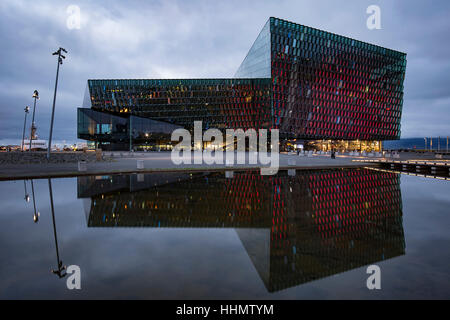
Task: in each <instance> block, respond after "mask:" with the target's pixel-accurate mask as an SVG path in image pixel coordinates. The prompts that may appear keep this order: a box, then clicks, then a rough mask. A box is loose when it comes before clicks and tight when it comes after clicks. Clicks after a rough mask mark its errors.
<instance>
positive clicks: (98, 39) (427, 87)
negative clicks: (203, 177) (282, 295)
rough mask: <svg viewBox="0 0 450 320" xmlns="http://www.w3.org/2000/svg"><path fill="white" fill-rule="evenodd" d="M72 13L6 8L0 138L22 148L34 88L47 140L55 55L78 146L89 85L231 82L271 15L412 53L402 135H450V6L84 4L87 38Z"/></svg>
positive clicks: (64, 121)
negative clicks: (374, 16) (378, 21)
mask: <svg viewBox="0 0 450 320" xmlns="http://www.w3.org/2000/svg"><path fill="white" fill-rule="evenodd" d="M71 4H75V2H73V1H50V0H38V1H33V2H30V1H22V0H14V1H13V0H7V1H2V3H1V4H0V28H1V30H2V33H1V34H0V41H1V43H2V44H3V46H2V47H3V48H2V50H0V61H1V62H2V64H1V74H0V139H20V137H21V133H22V125H23V108H24V106H25V105H27V104H28V105H30V104H32V99H31V94H32V92H33V90H34V89H38V90H39V91H40V93H41V100H40V101H39V103H38V111H37V116H36V120H37V124H38V127H39V129H38V133H39V134H40V136H41V137H42V138H47V136H48V131H49V128H48V126H49V122H50V112H51V103H52V98H53V86H54V81H55V79H54V77H55V69H56V59H55V57H54V56H52V55H51V53H52V52H53V51H54V50H56V49H57V47H58V46H63V47H65V48H66V49H68V51H69V54H68V55H67V59H66V61H65V62H64V65H63V66H62V69H61V78H60V80H61V81H60V83H59V91H58V97H57V111H56V116H55V117H56V118H55V120H56V122H55V131H54V133H55V139H67V140H73V141H74V140H76V108H77V107H79V106H81V103H82V100H83V95H84V90H85V87H86V80H87V79H95V78H200V77H206V78H212V77H231V76H233V74H234V72H235V70H236V69H237V68H238V66H239V64H240V63H241V61H242V60H243V58H244V57H245V55H246V53H247V51H248V49H249V48H250V46H251V44H252V43H253V41H254V39H255V38H256V36H257V35H258V33H259V31H260V29H261V28H262V26H263V25H264V23H265V21H266V20H267V19H268V18H269V17H270V16H276V17H280V18H284V19H287V20H291V21H295V22H299V23H302V24H305V25H310V26H312V27H316V28H320V29H324V30H327V31H331V32H334V33H338V34H342V35H346V36H349V37H352V38H356V39H360V40H363V41H367V42H371V43H375V44H378V45H381V46H385V47H389V48H393V49H396V50H400V51H403V52H406V53H408V66H407V79H406V82H405V99H404V112H403V120H402V136H403V137H412V136H423V135H428V136H430V135H434V136H437V135H447V134H449V131H450V130H449V127H448V125H447V123H448V121H447V122H445V120H447V119H448V116H447V114H448V111H447V110H448V107H449V105H448V103H449V99H448V98H449V93H450V89H449V88H448V83H449V80H450V78H449V77H450V76H449V74H450V73H449V72H448V71H450V70H449V69H450V65H449V61H448V56H449V54H450V44H449V43H448V41H447V38H448V32H449V31H450V21H449V20H448V19H447V16H448V13H449V12H450V3H449V2H448V1H433V5H430V4H429V2H426V1H406V0H402V1H395V2H392V1H373V0H370V1H366V0H364V1H360V0H355V1H345V2H337V1H331V0H322V1H317V0H316V1H313V0H311V1H287V0H286V1H235V0H231V1H223V2H222V1H202V0H193V1H127V2H123V1H96V2H93V1H77V2H76V4H77V5H79V7H80V9H81V14H82V25H81V29H80V30H69V29H67V27H66V19H67V13H66V8H67V7H68V6H69V5H71ZM370 4H378V5H379V6H380V7H381V13H382V30H368V29H367V28H366V18H367V15H366V8H367V6H368V5H370ZM424 106H426V107H427V114H426V119H427V121H426V122H425V123H424V122H421V119H422V118H423V117H424V115H423V114H422V112H423V108H424ZM419 124H420V126H419Z"/></svg>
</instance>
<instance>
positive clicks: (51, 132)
mask: <svg viewBox="0 0 450 320" xmlns="http://www.w3.org/2000/svg"><path fill="white" fill-rule="evenodd" d="M61 51H64V52H65V53H67V51H66V49H64V48H61V47H59V49H58V51H55V52H53V55H54V56H58V64H57V67H56V81H55V93H54V94H53V107H52V118H51V121H50V134H49V137H48V149H47V159H50V152H51V150H52V134H53V119H54V117H55V103H56V91H57V89H58V75H59V65H60V64H62V63H63V59H65V58H66V57H65V56H64V55H62V54H61Z"/></svg>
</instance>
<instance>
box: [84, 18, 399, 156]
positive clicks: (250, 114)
mask: <svg viewBox="0 0 450 320" xmlns="http://www.w3.org/2000/svg"><path fill="white" fill-rule="evenodd" d="M405 69H406V54H405V53H402V52H398V51H394V50H391V49H387V48H383V47H380V46H376V45H373V44H369V43H365V42H361V41H357V40H354V39H351V38H348V37H344V36H339V35H336V34H333V33H329V32H325V31H322V30H318V29H314V28H310V27H307V26H303V25H300V24H296V23H293V22H289V21H285V20H281V19H277V18H270V19H269V20H268V21H267V22H266V24H265V25H264V27H263V29H262V30H261V32H260V34H259V35H258V37H257V39H256V40H255V42H254V43H253V45H252V47H251V48H250V50H249V52H248V53H247V55H246V57H245V59H244V60H243V62H242V64H241V65H240V67H239V68H238V70H237V72H236V74H235V76H234V78H233V79H183V80H181V79H179V80H89V81H88V89H87V92H86V96H85V103H84V106H83V107H84V108H87V109H91V110H95V111H98V112H102V113H107V114H109V115H111V116H117V117H119V118H121V119H125V121H126V122H128V125H127V130H128V131H126V132H125V136H127V137H128V140H129V141H128V147H129V146H130V143H131V145H132V146H137V147H138V148H140V147H143V146H146V145H147V146H148V145H153V146H154V145H159V146H161V145H165V144H168V141H170V136H169V139H165V138H164V137H165V136H164V135H162V134H161V132H157V133H156V134H155V136H157V137H158V139H159V140H158V139H155V136H154V135H151V136H150V135H149V136H148V137H147V138H148V139H145V138H144V139H138V140H134V139H135V138H134V137H135V134H134V132H133V125H132V122H133V119H135V117H136V119H135V120H136V121H138V119H137V117H138V118H144V119H152V120H155V121H158V122H161V123H160V124H158V126H156V127H158V128H159V127H162V126H164V124H166V123H167V124H170V125H176V126H181V127H184V128H188V129H191V128H192V126H193V121H194V120H202V121H203V129H204V130H206V129H208V128H218V129H225V128H242V129H248V128H254V129H264V128H267V129H271V128H275V129H279V130H280V138H281V140H282V145H284V146H289V145H292V146H298V145H304V146H305V147H307V148H314V149H321V150H328V149H331V148H334V149H352V150H353V149H357V150H375V151H379V150H380V148H381V142H382V141H383V140H395V139H399V138H400V119H401V111H402V105H403V81H404V78H405ZM87 114H88V112H87V111H86V112H84V111H80V112H79V113H78V116H79V119H78V123H79V131H78V133H79V138H82V139H87V140H92V141H97V142H98V143H99V144H102V146H103V147H104V148H105V147H106V145H104V143H109V144H110V148H112V149H121V148H122V149H123V148H124V145H126V144H122V143H120V142H119V140H118V142H117V144H114V142H113V141H114V140H115V139H116V138H115V137H116V135H115V134H114V133H111V134H110V136H109V141H106V140H100V138H101V137H105V135H104V134H99V133H97V132H96V131H95V130H94V131H90V132H89V133H88V134H86V130H85V127H83V123H86V121H87V120H84V119H80V117H81V118H83V117H85V116H87ZM112 119H113V118H111V121H112ZM89 121H90V120H89ZM130 121H131V125H130ZM142 124H143V126H144V127H145V126H146V125H148V127H146V128H144V127H142V128H144V129H145V130H143V132H147V133H149V134H150V133H152V132H153V125H155V123H154V122H145V121H143V120H142ZM80 126H81V127H80ZM94 127H96V126H94ZM130 128H131V133H130V132H129V131H130ZM167 128H171V127H167ZM158 130H160V129H158ZM120 137H122V135H121V133H120V134H119V133H117V139H120ZM143 137H145V134H144V136H143ZM164 141H166V142H164ZM168 145H169V146H170V144H168Z"/></svg>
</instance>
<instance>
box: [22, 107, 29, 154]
mask: <svg viewBox="0 0 450 320" xmlns="http://www.w3.org/2000/svg"><path fill="white" fill-rule="evenodd" d="M23 110H24V111H25V120H24V121H23V133H22V151H23V145H24V140H25V127H26V126H27V114H28V113H29V112H30V107H29V106H26V107H25V109H23Z"/></svg>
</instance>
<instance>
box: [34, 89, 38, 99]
mask: <svg viewBox="0 0 450 320" xmlns="http://www.w3.org/2000/svg"><path fill="white" fill-rule="evenodd" d="M33 98H36V99H39V92H38V91H37V90H34V92H33Z"/></svg>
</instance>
